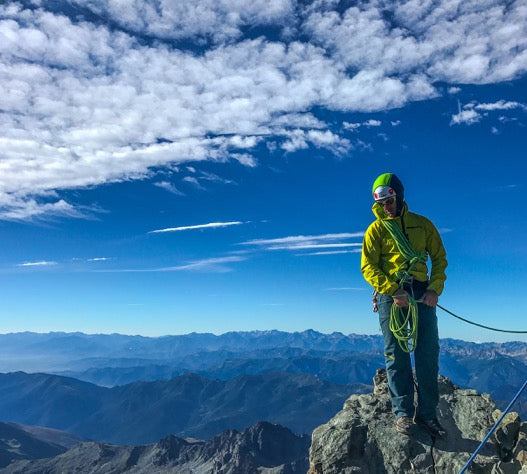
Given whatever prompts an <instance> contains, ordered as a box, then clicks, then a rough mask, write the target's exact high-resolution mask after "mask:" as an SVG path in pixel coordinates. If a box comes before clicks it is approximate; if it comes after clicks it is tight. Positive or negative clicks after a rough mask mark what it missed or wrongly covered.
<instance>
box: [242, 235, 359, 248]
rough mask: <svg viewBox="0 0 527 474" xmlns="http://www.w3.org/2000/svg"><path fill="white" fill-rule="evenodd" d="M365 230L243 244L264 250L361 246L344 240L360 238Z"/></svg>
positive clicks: (252, 241) (250, 241)
mask: <svg viewBox="0 0 527 474" xmlns="http://www.w3.org/2000/svg"><path fill="white" fill-rule="evenodd" d="M363 236H364V232H353V233H340V234H322V235H295V236H289V237H280V238H277V239H255V240H248V241H246V242H242V243H241V245H250V246H255V247H260V248H262V249H264V250H305V249H318V248H343V247H344V248H346V247H360V246H361V245H362V244H361V243H358V242H344V241H345V240H348V239H353V238H360V237H363Z"/></svg>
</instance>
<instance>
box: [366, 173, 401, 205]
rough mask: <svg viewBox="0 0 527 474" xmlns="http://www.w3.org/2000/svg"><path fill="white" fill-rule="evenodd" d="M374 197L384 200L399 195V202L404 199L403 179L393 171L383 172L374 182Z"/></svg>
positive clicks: (376, 199) (372, 189) (372, 190)
mask: <svg viewBox="0 0 527 474" xmlns="http://www.w3.org/2000/svg"><path fill="white" fill-rule="evenodd" d="M371 192H372V194H373V199H374V200H375V201H383V200H384V199H387V198H389V197H391V196H397V202H398V203H401V204H402V202H403V201H404V186H403V183H402V182H401V180H400V179H399V178H398V177H397V176H396V175H395V174H393V173H383V174H381V175H380V176H379V177H378V178H377V179H376V180H375V181H374V182H373V187H372V188H371Z"/></svg>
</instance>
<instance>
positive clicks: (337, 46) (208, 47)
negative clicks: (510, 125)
mask: <svg viewBox="0 0 527 474" xmlns="http://www.w3.org/2000/svg"><path fill="white" fill-rule="evenodd" d="M46 5H47V3H46V2H42V3H41V4H40V7H39V8H24V7H23V4H22V3H13V2H10V3H7V4H3V5H0V83H1V84H2V94H0V127H1V128H2V138H1V139H0V190H1V191H0V218H1V219H19V220H23V219H30V218H42V217H45V216H49V215H57V216H66V217H82V216H84V215H86V213H87V210H86V209H80V208H79V207H78V206H77V205H76V204H75V203H73V202H66V201H65V200H64V198H63V197H61V196H60V192H61V191H62V190H67V189H79V188H85V187H93V186H98V185H101V184H105V183H115V182H122V181H127V180H134V179H145V178H146V177H151V174H152V171H151V170H153V169H158V168H162V167H169V168H175V167H177V166H178V165H180V166H192V163H196V162H199V161H205V160H207V161H215V162H226V161H228V160H237V161H239V162H240V163H241V164H243V165H244V166H256V165H257V162H256V160H255V158H254V157H253V156H252V154H251V151H252V150H253V149H254V148H255V147H256V146H257V145H258V144H260V143H261V142H262V141H263V142H265V143H266V144H269V145H270V146H271V147H273V146H275V147H276V146H278V147H281V149H282V150H285V151H286V152H291V151H296V150H300V149H303V148H307V147H310V146H313V147H319V148H324V149H327V150H329V151H331V152H332V153H334V154H336V155H342V154H344V153H347V152H349V150H351V149H353V146H352V144H351V143H350V142H349V140H347V139H346V138H344V137H341V136H340V135H338V134H337V133H336V132H335V131H333V130H332V129H333V128H338V126H337V127H332V126H330V125H328V124H326V123H324V122H323V121H322V120H321V119H320V118H318V117H316V116H315V113H314V112H313V111H314V110H317V109H331V110H334V111H349V112H375V111H383V110H387V109H391V108H394V107H402V106H404V105H405V104H407V103H408V102H410V101H415V100H423V99H428V98H431V97H435V96H437V95H438V94H439V93H440V92H438V90H436V87H435V84H437V83H438V82H440V81H442V82H445V83H447V84H448V83H453V84H456V87H458V85H459V84H464V83H473V84H485V83H492V82H498V81H504V80H510V79H514V78H517V77H519V76H520V75H523V74H525V72H526V71H527V50H526V44H527V34H526V32H525V28H524V25H525V24H527V8H526V7H525V5H524V2H521V1H519V0H518V1H511V2H508V3H507V5H506V6H504V4H503V2H500V1H498V0H485V1H483V2H482V1H480V0H467V1H465V2H462V3H459V2H457V1H451V0H442V1H438V2H433V3H432V2H418V1H417V0H406V1H403V2H391V3H388V4H385V3H382V4H381V3H379V2H377V1H375V2H360V3H359V4H357V5H356V6H351V7H349V8H347V9H342V5H340V6H339V8H340V9H341V10H340V11H337V3H336V2H333V1H317V2H312V3H311V4H309V5H306V4H305V3H304V2H302V3H301V2H298V1H296V0H196V1H194V2H169V1H167V0H136V1H134V2H126V1H123V0H110V1H102V0H86V1H81V0H74V1H73V2H70V4H69V5H70V6H71V8H72V10H71V11H72V12H73V13H72V17H71V18H68V17H67V16H65V15H63V14H60V13H58V12H57V11H46ZM90 11H91V12H92V13H93V15H92V14H90V13H89V12H90ZM75 15H77V16H78V18H77V17H75ZM79 18H82V19H79ZM90 18H96V20H95V21H93V22H92V21H91V20H90ZM258 27H264V28H263V29H261V34H262V36H260V37H258V38H256V39H249V38H247V37H245V36H244V35H245V33H244V32H245V31H246V30H248V29H249V30H251V32H254V31H260V30H258ZM266 31H273V32H274V33H278V35H276V34H274V33H273V35H270V36H269V37H265V36H264V35H265V32H266ZM179 40H184V41H185V42H186V43H185V47H186V48H187V49H178V45H179V43H178V41H179ZM189 45H190V47H187V46H189ZM447 87H448V86H447ZM510 104H512V102H506V101H504V102H503V103H502V104H501V105H500V104H498V105H496V104H495V105H494V107H495V108H493V109H490V108H488V107H490V106H491V105H490V104H480V107H484V106H487V108H480V109H471V110H468V109H467V110H462V111H460V114H458V116H457V117H456V118H453V120H452V123H473V122H474V121H477V120H478V119H479V117H478V115H477V114H476V112H481V113H484V112H485V113H486V112H490V111H491V110H513V109H512V108H511V105H510ZM497 107H498V108H497ZM499 107H502V108H501V109H499ZM343 126H344V128H345V129H346V128H347V129H349V130H353V129H354V124H352V123H349V122H348V125H347V126H346V124H343ZM370 126H373V125H370ZM271 144H277V145H271ZM354 145H355V144H354ZM357 146H358V145H357ZM359 148H360V147H359ZM186 182H188V183H191V184H194V185H196V186H201V185H200V183H199V177H197V178H195V181H191V180H190V179H186ZM163 183H165V184H163ZM158 185H160V187H162V188H164V189H167V190H168V191H170V192H175V191H176V190H177V188H175V187H171V186H169V185H168V184H166V182H161V183H159V184H158ZM51 191H57V192H58V193H59V194H58V195H57V196H55V197H54V198H53V197H52V196H51V194H50V192H51ZM176 194H177V192H176ZM88 213H89V211H88Z"/></svg>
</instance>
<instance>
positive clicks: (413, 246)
mask: <svg viewBox="0 0 527 474" xmlns="http://www.w3.org/2000/svg"><path fill="white" fill-rule="evenodd" d="M372 193H373V198H374V200H375V203H374V204H373V208H372V210H373V213H374V215H375V217H377V220H376V221H375V222H373V223H372V224H371V225H370V226H369V227H368V229H367V230H366V234H365V235H364V241H363V244H362V258H361V271H362V274H363V275H364V278H365V279H366V280H367V281H368V283H370V284H371V285H372V286H373V288H374V289H375V292H376V296H375V297H374V302H375V299H376V309H377V310H378V313H379V320H380V325H381V329H382V333H383V336H384V356H385V362H386V372H387V377H388V387H389V391H390V397H391V401H392V409H393V412H394V414H395V418H396V419H395V429H396V430H397V431H398V432H399V433H403V434H405V435H410V434H411V433H412V427H413V425H414V422H415V423H416V424H418V425H420V426H422V427H424V428H425V429H426V430H427V431H428V432H429V433H430V434H431V435H432V436H434V437H441V436H444V435H445V434H446V432H445V430H444V428H443V427H442V426H441V425H440V423H439V421H438V419H437V414H436V408H437V404H438V402H439V394H438V383H437V376H438V358H439V336H438V329H437V316H436V305H437V301H438V297H439V295H440V294H441V292H442V291H443V285H444V282H445V280H446V275H445V269H446V266H447V261H446V252H445V249H444V247H443V243H442V241H441V237H440V236H439V232H438V231H437V229H436V228H435V226H434V225H433V224H432V222H430V221H429V220H428V219H427V218H425V217H423V216H420V215H417V214H414V213H412V212H409V211H408V206H407V204H406V202H405V200H404V187H403V184H402V182H401V181H400V180H399V178H398V177H397V176H396V175H395V174H393V173H384V174H382V175H380V176H379V177H378V178H377V179H376V180H375V182H374V184H373V188H372ZM393 224H395V226H396V228H394V227H393ZM390 229H391V230H390ZM401 231H402V233H401ZM405 242H406V244H408V243H409V246H407V247H404V243H405ZM408 247H410V251H412V252H414V253H413V255H416V256H419V258H415V259H413V260H411V261H409V257H408V251H404V249H405V248H408ZM403 253H404V254H405V255H403ZM427 256H429V257H430V260H431V272H430V276H428V267H427V264H426V261H427ZM415 300H417V301H418V303H417V305H416V308H417V315H416V318H417V319H416V323H418V324H416V327H417V334H416V340H415V350H414V360H415V376H416V379H417V406H416V407H414V378H413V373H412V362H411V358H410V353H409V352H410V351H412V350H413V348H410V349H408V350H407V349H406V348H405V347H404V345H400V344H399V341H398V340H397V339H396V337H395V335H394V333H393V332H392V330H391V329H390V314H391V312H392V305H395V306H394V311H396V312H397V311H400V312H403V314H404V315H406V314H407V312H408V311H409V310H410V308H409V306H412V305H414V309H415ZM374 310H375V309H374ZM392 328H393V326H392Z"/></svg>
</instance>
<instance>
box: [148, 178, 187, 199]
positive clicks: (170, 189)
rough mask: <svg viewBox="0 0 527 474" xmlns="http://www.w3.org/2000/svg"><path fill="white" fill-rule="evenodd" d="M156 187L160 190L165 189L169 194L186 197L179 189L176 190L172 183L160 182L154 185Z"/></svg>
mask: <svg viewBox="0 0 527 474" xmlns="http://www.w3.org/2000/svg"><path fill="white" fill-rule="evenodd" d="M154 186H157V187H158V188H161V189H165V190H166V191H168V192H169V193H172V194H177V195H178V196H184V195H185V193H182V192H181V191H180V190H179V189H178V188H176V187H175V186H174V185H173V184H172V183H170V182H168V181H159V182H157V183H154Z"/></svg>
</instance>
